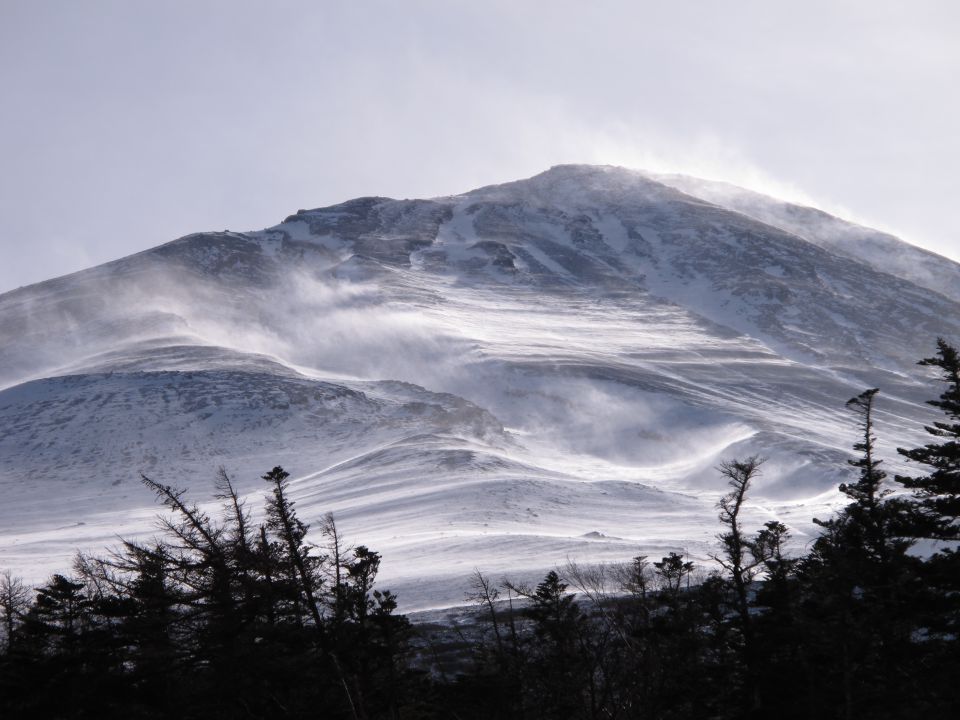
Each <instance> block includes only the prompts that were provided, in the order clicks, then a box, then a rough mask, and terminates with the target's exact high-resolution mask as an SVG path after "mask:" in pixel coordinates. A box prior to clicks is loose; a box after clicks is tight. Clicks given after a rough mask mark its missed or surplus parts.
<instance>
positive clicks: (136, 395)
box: [0, 165, 960, 608]
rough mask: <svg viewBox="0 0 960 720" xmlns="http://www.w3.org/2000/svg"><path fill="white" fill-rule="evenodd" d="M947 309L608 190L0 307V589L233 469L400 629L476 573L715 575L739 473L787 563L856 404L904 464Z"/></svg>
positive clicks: (923, 288) (791, 236)
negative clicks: (727, 466) (719, 536)
mask: <svg viewBox="0 0 960 720" xmlns="http://www.w3.org/2000/svg"><path fill="white" fill-rule="evenodd" d="M958 311H960V266H957V265H956V264H954V263H951V262H950V261H948V260H946V259H943V258H938V257H937V256H932V255H930V254H929V253H924V252H923V251H921V250H918V249H916V248H912V246H909V245H907V244H906V243H902V242H901V241H899V240H897V239H896V238H893V237H891V236H889V235H884V234H882V233H877V232H874V231H871V230H869V229H867V228H862V227H859V226H852V225H850V224H849V223H844V222H843V221H841V220H839V219H837V218H833V217H831V216H828V215H825V214H823V213H821V212H820V211H816V210H812V209H810V208H798V207H797V206H790V205H787V204H784V203H780V202H779V201H777V200H774V199H772V198H766V197H764V196H759V195H756V194H750V193H748V192H747V191H741V190H739V189H733V190H731V189H730V188H729V187H727V186H718V185H717V184H715V183H714V184H711V183H706V182H705V181H699V180H696V179H692V178H678V177H673V176H653V175H649V174H643V173H639V172H634V171H630V170H625V169H622V168H616V167H594V166H579V165H577V166H559V167H555V168H552V169H550V170H548V171H547V172H544V173H542V174H540V175H537V176H535V177H533V178H529V179H527V180H520V181H516V182H512V183H507V184H504V185H496V186H490V187H484V188H480V189H477V190H473V191H471V192H468V193H464V194H462V195H455V196H449V197H440V198H433V199H426V200H393V199H389V198H379V197H369V198H358V199H355V200H350V201H348V202H345V203H342V204H339V205H334V206H332V207H327V208H319V209H314V210H301V211H299V212H297V213H296V214H294V215H291V216H290V217H288V218H287V219H286V220H284V221H283V222H282V223H280V224H279V225H276V226H274V227H271V228H267V229H265V230H261V231H256V232H222V233H199V234H195V235H189V236H186V237H183V238H180V239H179V240H175V241H173V242H171V243H167V244H165V245H162V246H160V247H157V248H154V249H152V250H148V251H146V252H142V253H139V254H136V255H132V256H130V257H126V258H123V259H121V260H117V261H115V262H111V263H107V264H105V265H102V266H99V267H96V268H92V269H90V270H86V271H83V272H80V273H76V274H74V275H69V276H66V277H62V278H57V279H54V280H50V281H47V282H44V283H40V284H37V285H33V286H29V287H25V288H21V289H19V290H16V291H13V292H10V293H6V294H4V295H0V388H2V389H0V428H2V429H3V432H2V434H0V492H2V494H3V497H4V499H5V502H4V504H3V507H2V508H0V514H2V517H0V520H2V523H0V527H2V528H3V530H2V531H0V567H7V566H9V567H11V569H14V570H16V571H18V572H21V573H25V574H28V575H39V574H42V573H43V572H45V571H47V570H51V569H55V568H61V567H63V566H64V564H65V563H66V562H67V561H68V558H69V555H70V553H71V552H72V550H73V549H74V548H76V547H78V546H80V547H93V548H99V547H102V546H103V545H104V544H109V543H110V542H111V541H112V539H113V538H114V537H115V536H116V535H117V534H123V535H131V534H136V533H143V532H149V531H150V528H151V520H150V519H151V517H152V516H153V514H154V513H155V508H154V507H153V506H152V504H151V497H150V496H149V494H148V493H145V492H144V491H143V490H142V489H141V488H140V487H139V484H138V482H137V478H138V474H139V473H140V472H144V473H146V474H148V475H149V476H151V477H152V478H154V479H156V480H159V481H161V482H164V483H169V484H173V485H176V486H183V487H189V488H190V489H191V491H192V493H193V494H194V495H195V496H204V495H208V494H209V489H210V488H211V486H212V479H213V477H214V473H215V471H216V469H217V466H218V465H223V466H225V467H226V469H227V470H228V471H229V472H230V473H231V475H233V476H234V477H235V478H236V480H237V482H238V485H239V486H240V487H242V488H243V489H244V491H245V492H250V493H259V492H261V491H262V490H263V488H262V487H261V483H260V482H259V481H258V477H259V476H260V475H261V474H262V473H263V472H264V471H266V470H268V469H269V468H271V467H273V466H275V465H278V464H281V465H283V466H284V467H286V468H287V469H289V470H290V471H291V472H293V473H294V477H295V478H296V479H295V482H294V483H293V484H292V486H291V488H292V489H293V490H294V492H295V497H296V500H297V502H298V508H299V509H300V512H301V515H302V516H303V517H305V518H306V519H308V520H310V519H312V520H314V521H315V520H317V519H318V518H319V517H320V516H322V514H323V513H324V512H326V511H333V512H334V513H335V514H336V516H337V518H338V521H339V523H340V525H341V527H342V529H343V530H344V531H345V532H346V533H347V534H348V535H351V536H354V537H356V538H357V539H358V540H362V541H363V542H365V543H369V544H370V545H371V546H372V547H375V548H376V549H377V550H379V551H381V552H382V553H383V555H384V573H383V575H384V577H385V579H386V580H387V581H388V582H390V584H392V585H393V586H394V587H397V588H398V589H399V591H400V597H401V600H402V601H404V602H405V603H406V605H407V607H408V608H414V607H425V606H428V605H436V604H446V603H453V602H457V601H459V600H460V599H462V584H463V582H462V581H463V578H464V576H465V575H467V574H469V572H470V571H471V569H472V568H474V567H481V568H484V569H485V570H488V571H490V572H499V571H503V570H507V569H509V570H512V571H514V572H521V573H522V572H525V571H529V572H530V573H538V572H540V571H541V570H543V569H544V568H548V567H550V566H552V565H554V564H556V563H561V562H563V561H565V560H566V559H567V558H568V557H572V558H579V559H581V560H585V561H596V560H604V559H607V560H614V559H616V560H622V559H625V558H628V557H631V556H633V555H636V554H638V553H640V552H644V553H650V554H656V553H660V554H665V553H666V552H668V551H669V550H682V549H685V550H686V551H687V552H689V553H692V554H693V555H694V556H698V555H699V556H701V557H703V556H705V555H706V553H707V552H708V548H709V547H710V546H711V545H712V543H713V538H714V535H715V533H716V531H717V528H716V527H715V524H714V518H715V511H714V504H715V502H716V499H717V496H718V495H719V494H720V493H721V492H723V490H724V489H725V487H724V484H723V482H722V479H720V478H719V477H718V476H717V474H716V472H715V471H714V470H713V468H714V467H715V466H716V465H717V463H718V462H719V461H720V460H723V459H726V458H730V457H734V456H745V455H748V454H753V453H760V454H763V455H765V456H768V457H769V458H770V459H769V462H768V463H767V464H766V465H765V474H764V476H763V478H762V480H761V481H760V482H759V483H758V484H757V486H756V490H755V498H756V505H754V506H753V507H752V508H751V512H752V513H753V514H754V515H755V517H756V518H763V519H768V518H769V517H770V516H771V515H773V516H777V517H780V518H782V519H784V521H785V522H787V523H788V524H791V525H792V526H793V528H794V530H795V532H796V533H797V534H798V536H799V537H800V539H801V541H802V540H803V532H804V529H805V528H807V527H808V526H807V525H806V523H808V522H809V518H810V517H812V516H813V515H814V514H816V513H817V512H818V511H819V512H823V511H824V508H825V505H827V504H829V503H830V502H832V501H833V500H834V498H835V495H834V493H833V491H832V489H833V488H834V487H835V485H836V483H837V482H838V481H840V480H842V479H844V476H843V459H844V458H845V457H846V456H847V454H848V448H849V447H850V445H851V444H852V443H853V442H854V441H855V439H856V429H855V427H854V426H853V423H852V422H851V418H850V417H848V415H847V413H846V412H845V410H844V402H845V400H846V399H847V398H849V397H851V396H853V395H855V394H858V393H859V392H860V391H862V390H863V388H865V387H873V386H880V387H881V388H882V389H883V391H884V394H883V396H882V398H883V401H882V403H880V405H879V410H878V413H877V423H878V430H879V432H880V435H881V437H882V440H883V442H882V443H881V450H885V451H886V452H887V453H888V455H889V456H890V458H891V461H893V460H894V458H893V453H892V452H891V450H892V447H894V446H896V445H898V444H901V445H903V444H909V443H910V442H913V441H916V440H917V439H918V438H919V437H920V435H917V436H912V435H908V434H905V433H909V432H912V431H910V430H904V429H903V426H904V422H903V420H904V418H906V419H907V421H908V424H909V425H911V426H913V425H916V426H917V427H919V424H920V423H921V422H922V421H923V420H924V419H925V418H926V417H927V416H928V415H927V409H926V408H925V406H924V404H923V401H924V400H925V399H926V398H927V396H928V395H929V394H930V392H931V391H930V389H929V388H928V387H927V386H926V385H925V381H924V376H923V374H922V372H921V371H920V369H918V368H916V365H915V363H916V360H917V359H919V358H920V357H923V356H925V354H929V352H930V349H931V347H932V346H933V343H934V341H935V339H936V337H937V336H944V337H948V338H957V337H960V312H958ZM921 433H922V431H921ZM894 464H895V463H894ZM254 504H255V505H259V503H254Z"/></svg>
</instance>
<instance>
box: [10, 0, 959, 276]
mask: <svg viewBox="0 0 960 720" xmlns="http://www.w3.org/2000/svg"><path fill="white" fill-rule="evenodd" d="M958 128H960V2H956V1H955V0H942V1H934V0H911V1H910V2H886V1H883V0H858V1H856V2H854V1H852V0H829V1H822V2H821V1H817V0H806V1H805V2H786V0H784V1H783V2H777V1H773V0H756V1H753V0H750V1H747V0H736V1H735V2H733V1H731V2H721V1H719V0H701V1H696V0H678V1H677V2H664V1H663V0H629V1H624V2H612V1H610V2H605V1H604V0H596V1H595V2H584V1H583V0H579V1H577V2H566V1H565V0H544V1H539V2H523V1H522V0H510V1H504V2H498V1H487V0H473V1H472V2H459V1H457V0H436V1H435V2H424V1H417V0H396V1H395V2H386V1H376V0H349V1H348V0H344V1H343V2H335V1H334V0H329V1H326V2H323V1H321V0H315V1H311V2H293V1H284V0H271V1H267V0H262V1H257V2H254V1H252V0H216V1H214V0H182V1H181V0H165V1H164V2H154V1H152V0H151V1H147V0H116V1H112V2H111V1H106V0H64V1H54V0H0V292H2V291H5V290H9V289H12V288H14V287H17V286H19V285H24V284H28V283H32V282H37V281H40V280H43V279H46V278H49V277H53V276H56V275H61V274H64V273H67V272H72V271H74V270H79V269H82V268H84V267H89V266H91V265H96V264H99V263H101V262H105V261H107V260H111V259H115V258H118V257H121V256H123V255H127V254H130V253H132V252H136V251H138V250H143V249H146V248H148V247H152V246H154V245H157V244H160V243H162V242H165V241H167V240H172V239H174V238H176V237H179V236H181V235H184V234H187V233H190V232H196V231H201V230H223V229H224V228H230V229H233V230H252V229H259V228H262V227H265V226H269V225H273V224H275V223H277V222H279V221H281V220H282V219H283V218H284V217H285V216H286V215H288V214H290V213H292V212H294V211H296V210H297V209H298V208H307V207H319V206H323V205H329V204H333V203H335V202H340V201H342V200H346V199H349V198H351V197H356V196H359V195H387V196H392V197H430V196H436V195H445V194H452V193H456V192H462V191H465V190H468V189H471V188H473V187H477V186H480V185H484V184H489V183H493V182H503V181H507V180H513V179H517V178H520V177H526V176H529V175H533V174H536V173H537V172H540V171H542V170H544V169H546V168H547V167H549V166H551V165H555V164H558V163H567V162H587V163H610V164H617V165H624V166H627V167H633V168H638V169H648V170H654V171H669V172H683V173H688V174H693V175H699V176H702V177H708V178H713V179H720V180H727V181H729V182H733V183H736V184H740V185H744V186H747V187H751V188H753V189H756V190H760V191H762V192H768V193H770V194H774V195H777V196H780V197H785V198H787V199H795V200H801V201H805V202H808V203H811V204H816V205H818V206H820V207H822V208H824V209H826V210H828V211H831V212H835V213H837V214H840V215H842V216H844V217H847V218H850V219H853V220H856V221H858V222H862V223H864V224H869V225H872V226H875V227H879V228H882V229H886V230H890V231H892V232H895V233H897V234H899V235H900V236H901V237H903V238H904V239H906V240H909V241H910V242H913V243H915V244H918V245H922V246H924V247H928V248H930V249H933V250H935V251H937V252H940V253H942V254H945V255H948V256H950V257H953V258H955V259H958V260H960V176H958V166H960V131H958Z"/></svg>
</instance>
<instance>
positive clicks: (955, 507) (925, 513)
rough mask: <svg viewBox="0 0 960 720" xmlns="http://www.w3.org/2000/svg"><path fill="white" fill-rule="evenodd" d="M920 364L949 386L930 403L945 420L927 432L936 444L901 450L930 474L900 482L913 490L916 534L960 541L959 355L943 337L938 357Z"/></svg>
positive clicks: (939, 340)
mask: <svg viewBox="0 0 960 720" xmlns="http://www.w3.org/2000/svg"><path fill="white" fill-rule="evenodd" d="M919 364H920V365H927V366H931V367H936V368H939V370H940V378H941V380H942V381H943V382H945V383H946V384H947V387H946V389H945V390H944V391H943V393H942V394H941V395H940V398H939V400H929V401H928V402H929V404H930V405H933V406H934V407H936V408H939V409H940V410H941V411H943V413H944V415H946V420H940V421H936V422H934V423H933V424H932V425H929V426H927V427H926V428H925V429H926V431H927V432H928V433H929V434H930V435H932V436H933V437H934V438H935V439H936V441H935V442H931V443H928V444H927V445H924V446H923V447H919V448H913V449H905V448H898V450H897V452H899V453H900V454H901V455H903V456H904V457H906V458H908V459H909V460H912V461H913V462H916V463H920V464H921V465H926V466H927V467H928V468H930V472H929V474H927V475H922V476H919V477H911V476H906V475H898V476H897V481H898V482H900V483H902V484H903V485H904V487H907V488H910V489H912V490H913V491H914V494H915V496H916V498H917V506H916V507H917V510H918V512H917V514H916V517H915V523H914V528H913V529H914V533H915V535H916V536H917V537H921V538H929V539H933V540H947V541H950V540H957V539H960V353H958V351H957V349H956V348H954V347H953V346H952V345H950V344H949V343H947V342H946V340H944V339H943V338H939V339H938V340H937V354H936V355H935V356H934V357H930V358H926V359H924V360H921V361H920V363H919Z"/></svg>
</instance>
